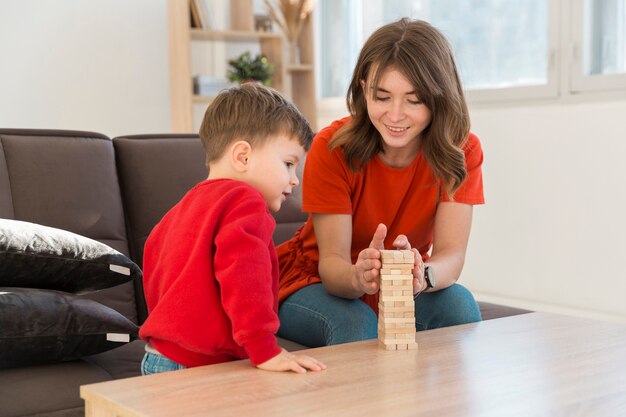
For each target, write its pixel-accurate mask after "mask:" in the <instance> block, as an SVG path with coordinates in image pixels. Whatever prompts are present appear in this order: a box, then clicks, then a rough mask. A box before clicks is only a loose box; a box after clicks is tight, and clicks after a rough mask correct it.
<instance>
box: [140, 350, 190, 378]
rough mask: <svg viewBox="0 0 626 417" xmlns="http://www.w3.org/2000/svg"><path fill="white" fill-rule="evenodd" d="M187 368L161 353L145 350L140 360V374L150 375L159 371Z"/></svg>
mask: <svg viewBox="0 0 626 417" xmlns="http://www.w3.org/2000/svg"><path fill="white" fill-rule="evenodd" d="M185 368H187V367H186V366H184V365H180V364H178V363H176V362H174V361H173V360H171V359H168V358H166V357H165V356H163V355H157V354H155V353H150V352H146V354H145V355H143V359H142V361H141V375H152V374H158V373H161V372H169V371H178V370H179V369H185Z"/></svg>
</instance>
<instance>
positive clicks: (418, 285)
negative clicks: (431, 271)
mask: <svg viewBox="0 0 626 417" xmlns="http://www.w3.org/2000/svg"><path fill="white" fill-rule="evenodd" d="M411 251H412V252H413V255H414V256H415V264H414V266H413V296H416V295H417V294H419V293H421V292H423V291H426V290H427V289H428V285H427V284H426V279H424V270H425V269H426V265H424V261H423V260H422V255H420V253H419V251H418V250H417V249H415V248H413V249H411Z"/></svg>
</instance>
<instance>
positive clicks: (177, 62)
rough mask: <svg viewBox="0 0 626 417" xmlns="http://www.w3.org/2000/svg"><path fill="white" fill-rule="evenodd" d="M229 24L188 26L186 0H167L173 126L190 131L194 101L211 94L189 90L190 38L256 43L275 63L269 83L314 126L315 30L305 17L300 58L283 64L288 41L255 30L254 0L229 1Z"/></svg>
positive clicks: (207, 99)
mask: <svg viewBox="0 0 626 417" xmlns="http://www.w3.org/2000/svg"><path fill="white" fill-rule="evenodd" d="M230 9H231V25H230V26H231V29H230V30H207V29H196V28H191V19H190V13H189V11H190V9H189V0H168V19H169V56H170V78H171V84H170V85H171V113H172V131H173V132H175V133H189V132H194V130H195V129H194V120H193V106H194V104H208V103H210V102H211V100H212V97H211V96H198V95H194V94H193V85H192V71H191V42H192V41H207V42H216V41H217V42H232V43H236V42H258V43H259V46H260V49H261V53H262V54H263V55H265V56H267V58H268V60H269V61H270V62H271V63H272V65H273V66H274V74H273V75H272V87H273V88H275V89H277V90H278V91H280V92H282V93H283V94H285V95H286V96H288V97H289V98H290V99H291V100H292V101H293V102H294V104H295V105H296V106H297V107H298V108H299V109H300V111H301V112H302V113H303V114H304V116H305V117H306V118H307V119H308V120H309V122H310V123H311V127H312V128H313V130H316V129H317V105H316V92H315V70H314V63H313V56H314V51H313V30H312V24H311V19H310V18H309V19H308V20H307V22H306V24H305V26H304V27H303V30H302V33H301V36H300V39H299V50H300V62H301V63H298V64H289V65H287V63H286V61H287V59H288V58H287V54H286V42H285V39H284V37H283V36H282V34H281V33H278V32H271V33H268V32H257V31H255V30H254V18H253V11H252V0H230Z"/></svg>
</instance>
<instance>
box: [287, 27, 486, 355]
mask: <svg viewBox="0 0 626 417" xmlns="http://www.w3.org/2000/svg"><path fill="white" fill-rule="evenodd" d="M347 104H348V109H349V111H350V117H347V118H344V119H341V120H338V121H335V122H334V123H332V124H331V125H330V126H328V127H327V128H325V129H323V130H321V131H320V132H319V133H318V135H317V136H316V138H315V139H314V141H313V145H312V147H311V150H310V151H309V153H308V155H307V161H306V164H305V169H304V177H303V210H304V211H306V212H309V213H311V214H310V216H309V220H308V221H307V223H306V224H305V225H304V226H303V227H302V228H301V229H300V230H298V232H296V234H295V235H294V237H293V238H292V239H291V240H289V241H288V242H286V243H284V244H283V245H281V246H279V247H278V248H277V250H278V255H279V261H280V273H281V277H280V293H279V297H280V301H281V306H280V310H279V316H280V321H281V327H280V331H279V335H280V336H281V337H284V338H287V339H290V340H293V341H296V342H299V343H301V344H304V345H306V346H311V347H316V346H324V345H329V344H337V343H345V342H350V341H355V340H363V339H369V338H375V337H376V336H377V317H376V314H377V310H378V308H377V304H378V289H379V284H380V280H379V278H380V267H381V262H380V252H379V250H380V249H391V248H396V249H410V248H414V251H415V252H416V253H418V254H419V255H421V256H416V261H415V268H414V272H413V274H414V279H413V293H414V295H415V297H417V296H418V295H419V298H416V302H415V318H416V328H417V330H418V331H419V330H424V329H431V328H437V327H444V326H450V325H455V324H461V323H468V322H474V321H479V320H480V319H481V317H480V310H479V308H478V305H477V303H476V301H475V300H474V298H473V296H472V295H471V293H470V292H469V291H467V290H466V289H465V288H464V287H462V286H461V285H459V284H456V281H457V279H458V278H459V276H460V274H461V270H462V268H463V263H464V259H465V252H466V249H467V242H468V239H469V234H470V229H471V223H472V206H473V205H474V204H482V203H483V202H484V198H483V188H482V172H481V165H482V161H483V153H482V149H481V146H480V142H479V140H478V138H477V137H476V136H475V135H473V134H472V133H470V131H469V125H470V123H469V114H468V110H467V105H466V102H465V98H464V95H463V90H462V87H461V83H460V80H459V76H458V73H457V69H456V65H455V63H454V58H453V55H452V52H451V48H450V46H449V44H448V42H447V41H446V39H445V37H444V36H443V35H442V34H441V33H440V32H439V31H438V30H437V29H435V28H434V27H432V26H431V25H429V24H428V23H426V22H423V21H413V20H409V19H402V20H400V21H398V22H394V23H391V24H388V25H385V26H383V27H381V28H380V29H378V30H377V31H376V32H374V33H373V34H372V35H371V36H370V38H369V39H368V40H367V42H366V43H365V45H364V46H363V49H362V50H361V53H360V55H359V59H358V61H357V64H356V68H355V70H354V74H353V77H352V81H351V83H350V86H349V89H348V97H347ZM427 267H428V268H427ZM426 268H427V269H428V272H429V274H428V277H429V278H430V282H431V284H432V286H431V285H429V284H428V282H427V280H426V279H425V269H426ZM434 275H436V280H434ZM433 281H434V282H433Z"/></svg>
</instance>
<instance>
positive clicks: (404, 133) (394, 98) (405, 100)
mask: <svg viewBox="0 0 626 417" xmlns="http://www.w3.org/2000/svg"><path fill="white" fill-rule="evenodd" d="M372 72H373V71H372ZM372 72H370V75H369V76H368V79H367V81H366V82H364V83H363V82H362V83H361V84H362V86H363V88H364V89H365V101H366V104H367V113H368V114H369V118H370V120H371V121H372V123H373V124H374V126H375V127H376V129H377V130H378V132H380V134H381V136H382V138H383V148H384V150H385V154H388V155H389V156H392V155H394V154H395V155H398V154H404V153H406V152H408V153H409V155H405V156H408V157H410V156H414V155H415V154H417V151H418V149H419V138H420V135H421V133H422V132H423V131H424V129H426V127H428V125H429V124H430V120H431V112H430V110H429V109H428V107H426V105H425V104H424V103H422V102H421V101H420V97H418V96H417V94H416V92H415V91H414V88H413V85H412V84H411V83H410V82H409V80H408V79H407V78H406V77H405V76H404V75H403V74H402V73H401V72H399V71H397V70H395V69H393V68H389V69H387V70H385V72H383V73H382V74H381V77H380V81H379V84H378V86H373V85H371V78H372ZM375 87H378V89H376V88H375Z"/></svg>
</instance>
